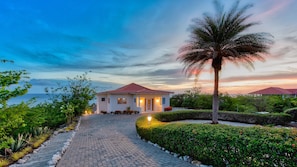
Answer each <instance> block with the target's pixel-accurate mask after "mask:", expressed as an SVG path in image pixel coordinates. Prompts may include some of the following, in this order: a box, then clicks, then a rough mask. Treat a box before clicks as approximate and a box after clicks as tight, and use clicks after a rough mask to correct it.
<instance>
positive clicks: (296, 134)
mask: <svg viewBox="0 0 297 167" xmlns="http://www.w3.org/2000/svg"><path fill="white" fill-rule="evenodd" d="M185 113H187V114H185ZM183 114H184V115H183ZM189 114H190V112H188V111H187V112H177V113H174V112H172V114H171V113H159V114H155V115H152V116H153V119H152V121H151V122H150V124H148V121H147V119H146V117H145V116H143V117H140V118H139V119H138V120H137V121H136V129H137V132H138V134H139V135H140V136H141V137H142V138H144V139H146V140H149V141H151V142H153V143H157V144H159V145H160V146H161V147H164V148H165V149H167V150H169V151H171V152H175V153H179V154H180V155H182V156H183V155H188V156H190V157H192V158H193V159H196V160H199V161H201V162H202V163H203V164H209V165H213V166H215V167H221V166H226V165H227V164H228V165H229V166H230V167H233V166H234V167H235V166H236V167H237V166H255V167H256V166H286V167H291V166H292V167H293V166H297V130H296V129H286V128H271V127H262V126H255V127H233V126H228V125H221V124H218V125H211V124H188V123H164V122H161V121H159V119H160V118H162V119H165V118H166V119H167V120H170V119H171V120H172V119H174V120H177V119H176V117H174V116H173V115H179V116H181V118H182V119H187V118H188V117H187V116H185V115H189ZM192 114H193V113H192Z"/></svg>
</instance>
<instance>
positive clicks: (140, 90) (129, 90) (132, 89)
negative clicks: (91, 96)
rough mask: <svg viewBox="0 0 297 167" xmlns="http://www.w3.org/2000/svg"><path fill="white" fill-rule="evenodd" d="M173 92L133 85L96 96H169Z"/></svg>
mask: <svg viewBox="0 0 297 167" xmlns="http://www.w3.org/2000/svg"><path fill="white" fill-rule="evenodd" d="M169 93H173V92H168V91H162V90H152V89H149V88H146V87H143V86H140V85H137V84H135V83H131V84H129V85H126V86H123V87H120V88H118V89H115V90H111V91H106V92H99V93H98V94H169Z"/></svg>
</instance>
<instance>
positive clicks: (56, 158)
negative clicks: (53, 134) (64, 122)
mask: <svg viewBox="0 0 297 167" xmlns="http://www.w3.org/2000/svg"><path fill="white" fill-rule="evenodd" d="M80 122H81V117H79V120H78V123H77V125H76V127H75V130H74V132H73V133H72V135H71V137H70V138H69V139H68V140H67V141H66V142H65V143H64V146H63V148H62V149H61V151H58V152H56V154H54V155H53V157H52V159H51V160H50V161H48V165H49V167H55V166H56V165H57V164H58V162H59V160H60V159H61V158H62V156H63V154H64V153H65V152H66V150H67V148H68V147H69V145H70V143H71V142H72V139H73V138H74V136H75V134H76V131H78V130H79V126H80Z"/></svg>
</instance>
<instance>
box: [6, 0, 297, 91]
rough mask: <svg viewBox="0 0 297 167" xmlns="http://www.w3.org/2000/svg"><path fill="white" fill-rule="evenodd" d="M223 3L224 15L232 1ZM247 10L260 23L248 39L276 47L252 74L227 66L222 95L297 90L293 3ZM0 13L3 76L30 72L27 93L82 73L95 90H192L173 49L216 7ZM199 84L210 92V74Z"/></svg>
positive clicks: (50, 1)
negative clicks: (256, 37)
mask: <svg viewBox="0 0 297 167" xmlns="http://www.w3.org/2000/svg"><path fill="white" fill-rule="evenodd" d="M221 2H223V3H224V5H225V7H226V9H228V8H229V7H230V4H232V3H233V2H234V0H224V1H223V0H222V1H221ZM246 3H252V4H254V7H253V8H251V9H250V10H249V11H248V12H249V13H251V14H253V15H252V17H251V18H250V19H251V21H256V22H260V23H261V24H259V25H256V26H254V27H253V28H252V29H250V32H268V33H271V34H272V35H273V36H274V40H275V43H274V44H273V46H272V48H271V50H270V55H268V56H267V58H266V62H264V63H263V62H257V63H255V69H254V70H251V71H249V70H247V69H245V68H244V67H236V66H234V65H232V64H226V65H225V66H224V68H223V70H222V72H221V85H220V86H221V91H222V92H230V93H245V92H248V91H250V90H254V89H257V88H263V87H268V86H281V87H285V88H296V87H297V84H296V83H297V79H296V78H297V55H296V54H297V53H296V49H297V45H296V44H297V22H296V21H295V20H296V17H297V14H296V11H295V10H296V9H297V1H295V0H282V1H280V0H262V1H257V0H241V4H242V5H243V4H246ZM0 11H1V12H0V25H1V26H0V33H1V34H0V35H1V38H0V58H1V59H8V60H13V61H14V64H7V63H6V64H2V65H1V67H0V70H10V69H15V70H27V71H28V72H29V73H30V75H29V76H30V82H31V83H32V85H33V86H32V88H31V90H30V92H31V93H42V92H44V88H45V87H51V86H54V85H56V83H57V82H62V80H65V79H66V78H67V77H71V78H72V77H74V76H76V75H81V74H82V73H84V72H89V74H88V76H89V77H90V78H91V79H92V81H94V84H95V85H96V86H98V88H97V91H103V90H106V89H115V88H117V87H119V86H122V85H125V84H129V83H131V82H134V83H138V84H141V85H144V86H147V87H150V88H153V89H165V90H173V91H176V90H184V89H189V88H191V87H193V85H194V81H193V78H187V77H186V76H185V75H184V74H183V73H182V68H183V67H182V65H181V64H180V63H179V62H177V61H176V58H177V56H178V53H177V50H178V49H179V48H180V47H181V46H182V45H183V44H185V41H186V40H188V39H189V35H190V32H189V31H188V27H189V25H190V24H191V23H192V22H191V20H192V19H193V18H201V17H202V14H203V13H205V12H209V13H214V7H213V3H212V1H209V0H108V1H107V0H63V1H60V0H3V1H0ZM206 71H207V70H206ZM198 84H199V86H201V87H202V90H203V91H205V92H211V91H212V87H213V73H209V72H205V73H202V74H201V75H200V77H199V80H198Z"/></svg>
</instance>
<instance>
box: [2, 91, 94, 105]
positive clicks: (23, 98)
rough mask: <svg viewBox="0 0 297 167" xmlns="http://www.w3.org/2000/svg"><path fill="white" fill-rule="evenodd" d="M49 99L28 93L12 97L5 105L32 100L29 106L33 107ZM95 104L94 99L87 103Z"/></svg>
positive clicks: (49, 97) (41, 94) (42, 94)
mask: <svg viewBox="0 0 297 167" xmlns="http://www.w3.org/2000/svg"><path fill="white" fill-rule="evenodd" d="M51 97H52V96H50V95H47V94H45V93H34V94H32V93H28V94H25V95H23V96H18V97H14V98H11V99H9V100H8V102H7V104H8V105H13V104H20V103H22V102H25V103H26V102H29V101H30V100H32V99H34V103H33V104H31V105H32V106H35V105H37V104H40V103H44V102H51ZM93 103H95V104H96V99H93V100H91V101H90V102H89V104H90V105H91V104H93Z"/></svg>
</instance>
